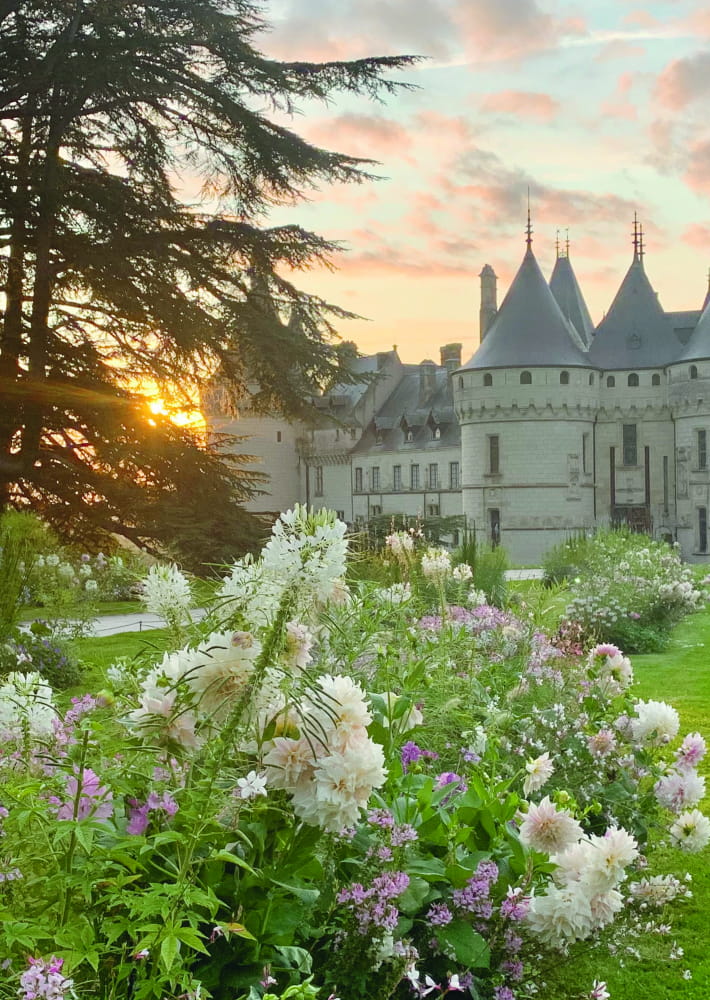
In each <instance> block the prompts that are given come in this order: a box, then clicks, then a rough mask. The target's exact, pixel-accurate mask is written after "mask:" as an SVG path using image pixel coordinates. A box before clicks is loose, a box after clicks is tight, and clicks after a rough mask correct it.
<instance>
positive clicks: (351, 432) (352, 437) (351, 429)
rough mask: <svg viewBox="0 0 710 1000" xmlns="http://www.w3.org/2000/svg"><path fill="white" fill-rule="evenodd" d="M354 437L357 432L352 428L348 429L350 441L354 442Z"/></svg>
mask: <svg viewBox="0 0 710 1000" xmlns="http://www.w3.org/2000/svg"><path fill="white" fill-rule="evenodd" d="M356 437H357V431H356V430H355V428H354V427H351V428H350V440H351V441H354V440H355V438H356Z"/></svg>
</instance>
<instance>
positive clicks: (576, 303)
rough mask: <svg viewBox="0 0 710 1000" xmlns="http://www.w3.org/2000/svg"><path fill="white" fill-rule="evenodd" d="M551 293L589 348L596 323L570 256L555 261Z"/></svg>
mask: <svg viewBox="0 0 710 1000" xmlns="http://www.w3.org/2000/svg"><path fill="white" fill-rule="evenodd" d="M550 291H551V292H552V294H553V295H554V296H555V299H556V301H557V305H558V306H559V307H560V309H561V310H562V312H563V314H564V315H565V316H566V317H567V319H568V320H569V321H570V323H571V324H572V326H573V327H574V328H575V330H576V331H577V333H578V334H579V336H580V337H581V339H582V344H583V345H584V347H585V348H587V347H589V344H590V343H591V340H592V337H593V335H594V323H592V317H591V316H590V315H589V310H588V309H587V303H586V302H585V301H584V296H583V295H582V289H581V288H580V287H579V283H578V282H577V276H576V275H575V273H574V270H573V268H572V262H571V261H570V259H569V257H568V256H567V257H558V258H557V260H556V261H555V267H554V270H553V272H552V276H551V278H550Z"/></svg>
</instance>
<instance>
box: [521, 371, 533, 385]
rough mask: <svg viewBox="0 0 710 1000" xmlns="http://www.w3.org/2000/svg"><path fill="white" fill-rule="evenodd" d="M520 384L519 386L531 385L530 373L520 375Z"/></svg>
mask: <svg viewBox="0 0 710 1000" xmlns="http://www.w3.org/2000/svg"><path fill="white" fill-rule="evenodd" d="M520 384H521V385H532V375H531V374H530V372H521V373H520Z"/></svg>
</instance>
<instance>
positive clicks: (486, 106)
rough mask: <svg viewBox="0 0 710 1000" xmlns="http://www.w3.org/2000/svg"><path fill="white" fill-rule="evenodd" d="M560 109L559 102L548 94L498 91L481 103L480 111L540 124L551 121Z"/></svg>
mask: <svg viewBox="0 0 710 1000" xmlns="http://www.w3.org/2000/svg"><path fill="white" fill-rule="evenodd" d="M560 107H561V105H560V102H559V101H556V100H555V99H554V98H553V97H550V95H549V94H541V93H537V92H534V91H529V90H500V91H498V92H497V93H495V94H488V96H487V97H485V98H484V99H483V101H482V102H481V111H493V112H499V113H501V114H508V115H516V116H517V117H519V118H532V119H536V120H537V121H541V122H549V121H552V119H553V118H555V116H556V115H557V112H558V111H559V110H560Z"/></svg>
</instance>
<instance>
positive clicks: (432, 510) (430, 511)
mask: <svg viewBox="0 0 710 1000" xmlns="http://www.w3.org/2000/svg"><path fill="white" fill-rule="evenodd" d="M426 512H427V517H438V516H439V504H438V503H430V504H427V509H426Z"/></svg>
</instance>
